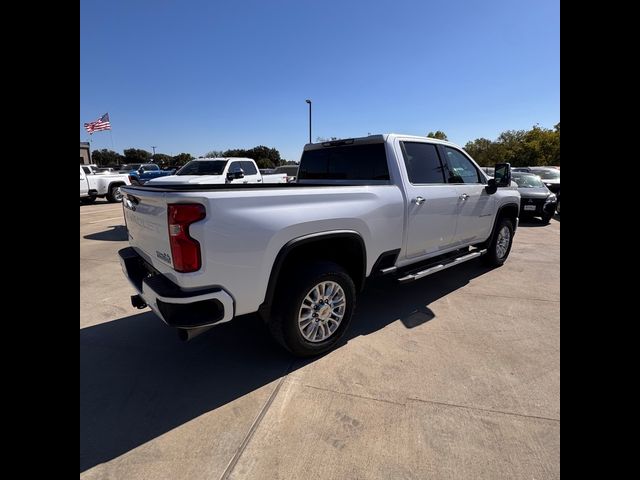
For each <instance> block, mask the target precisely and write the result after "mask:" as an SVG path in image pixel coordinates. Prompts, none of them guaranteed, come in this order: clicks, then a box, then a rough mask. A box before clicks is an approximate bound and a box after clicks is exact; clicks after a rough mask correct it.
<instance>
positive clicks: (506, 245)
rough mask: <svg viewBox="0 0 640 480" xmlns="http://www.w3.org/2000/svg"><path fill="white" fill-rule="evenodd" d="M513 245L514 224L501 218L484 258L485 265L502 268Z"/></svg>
mask: <svg viewBox="0 0 640 480" xmlns="http://www.w3.org/2000/svg"><path fill="white" fill-rule="evenodd" d="M512 244H513V222H512V221H511V220H510V219H508V218H501V219H500V220H499V221H498V224H497V225H496V231H495V232H494V234H493V237H492V238H491V243H490V244H489V246H488V247H487V253H486V254H485V255H484V257H483V258H484V261H485V263H486V264H488V265H491V266H493V267H499V266H501V265H502V264H503V263H504V262H505V260H506V259H507V257H508V256H509V252H511V245H512Z"/></svg>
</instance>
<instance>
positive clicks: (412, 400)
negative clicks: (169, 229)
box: [80, 200, 560, 479]
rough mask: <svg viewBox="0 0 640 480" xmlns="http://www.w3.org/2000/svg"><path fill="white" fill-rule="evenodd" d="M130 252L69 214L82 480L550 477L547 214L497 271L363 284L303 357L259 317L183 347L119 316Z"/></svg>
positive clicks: (93, 210)
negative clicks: (75, 274) (336, 329)
mask: <svg viewBox="0 0 640 480" xmlns="http://www.w3.org/2000/svg"><path fill="white" fill-rule="evenodd" d="M126 240H127V234H126V229H125V226H124V220H123V217H122V206H121V205H120V204H108V203H106V202H105V201H104V200H98V201H97V202H96V203H95V204H93V205H83V206H81V207H80V362H81V379H80V380H81V383H80V402H81V403H80V406H81V412H80V421H81V428H80V442H81V455H80V471H81V478H84V479H93V478H95V479H98V478H100V479H102V478H113V479H120V478H127V479H143V478H153V479H176V478H180V479H205V478H206V479H226V478H249V479H268V478H284V479H296V478H314V479H315V478H318V479H325V478H326V479H329V478H331V479H333V478H340V479H356V478H357V479H391V478H393V479H397V478H398V479H400V478H401V479H426V478H434V479H448V478H456V479H501V478H504V479H507V478H508V479H512V478H529V479H533V478H535V479H548V478H559V475H560V474H559V469H560V458H559V457H560V354H559V349H560V220H559V217H556V218H554V219H552V220H551V224H550V225H546V226H544V225H542V224H541V223H540V222H536V221H532V222H531V223H522V224H521V225H520V228H519V229H518V231H517V233H516V236H515V241H514V245H513V250H512V252H511V255H510V257H509V259H508V260H507V263H506V264H505V265H504V266H503V267H501V268H498V269H494V270H491V269H487V268H485V267H484V266H482V264H481V263H480V262H479V261H476V260H473V261H471V262H468V263H465V264H462V265H460V266H458V267H456V268H452V269H449V270H446V271H444V272H441V273H438V274H435V275H433V276H430V277H427V278H425V279H423V280H420V281H417V282H414V283H412V284H409V285H406V286H399V285H396V284H394V283H391V282H388V281H387V282H378V283H375V284H372V285H370V287H369V288H368V289H367V290H366V291H365V292H364V293H363V294H362V295H361V297H360V298H359V304H358V307H357V311H356V315H355V317H354V319H353V323H352V325H351V328H350V331H349V333H348V335H347V336H348V340H347V341H346V342H345V343H344V344H343V345H342V346H341V347H339V348H338V349H336V350H335V351H333V352H331V353H329V354H327V355H325V356H323V357H321V358H316V359H311V360H298V359H292V358H291V357H290V356H289V355H288V354H287V353H285V352H284V351H283V350H281V349H280V348H279V347H278V346H277V345H276V344H275V343H274V342H273V341H272V340H271V338H270V336H269V334H268V332H267V330H266V328H265V326H264V325H263V324H262V323H261V321H260V320H259V319H258V318H257V317H256V316H247V317H243V318H240V319H237V320H234V321H232V322H230V323H228V324H224V325H221V326H219V327H216V328H214V329H212V330H210V331H208V332H206V333H204V334H203V335H201V336H199V337H197V338H196V339H194V340H192V341H191V342H189V343H182V342H180V341H179V340H178V337H177V334H176V332H175V331H174V330H173V329H171V328H169V327H167V326H165V325H164V324H163V323H162V321H160V320H159V319H158V318H157V317H156V316H155V315H154V314H153V313H151V311H150V310H149V309H144V310H137V309H134V308H133V307H132V306H131V305H130V301H129V298H130V296H131V295H132V294H133V293H134V292H133V289H132V287H131V286H130V285H129V284H128V283H127V281H126V280H125V278H124V276H123V274H122V270H121V268H120V264H119V262H118V256H117V251H118V250H119V249H120V248H124V247H125V246H127V241H126Z"/></svg>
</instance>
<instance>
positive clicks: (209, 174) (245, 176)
mask: <svg viewBox="0 0 640 480" xmlns="http://www.w3.org/2000/svg"><path fill="white" fill-rule="evenodd" d="M158 183H161V184H163V185H166V184H178V183H180V184H185V183H187V184H192V185H193V184H208V185H218V184H233V183H241V184H242V183H287V174H286V173H281V174H272V175H262V174H261V173H260V170H258V165H256V162H255V161H254V160H253V159H252V158H244V157H227V158H223V157H216V158H196V159H195V160H191V161H190V162H188V163H187V164H185V166H184V167H182V168H181V169H180V170H178V171H177V172H176V173H175V175H169V176H166V177H160V178H154V179H153V180H149V181H148V182H147V184H148V185H153V184H158Z"/></svg>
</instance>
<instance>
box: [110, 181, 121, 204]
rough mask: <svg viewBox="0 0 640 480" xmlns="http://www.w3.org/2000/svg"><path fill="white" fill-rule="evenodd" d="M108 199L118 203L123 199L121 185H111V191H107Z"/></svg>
mask: <svg viewBox="0 0 640 480" xmlns="http://www.w3.org/2000/svg"><path fill="white" fill-rule="evenodd" d="M107 201H108V202H109V203H118V202H121V201H122V192H121V191H120V185H112V186H110V187H109V193H107Z"/></svg>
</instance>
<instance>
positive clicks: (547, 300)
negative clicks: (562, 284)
mask: <svg viewBox="0 0 640 480" xmlns="http://www.w3.org/2000/svg"><path fill="white" fill-rule="evenodd" d="M460 293H461V294H465V295H474V296H476V297H498V298H511V299H513V300H533V301H536V302H549V303H560V300H549V299H546V298H535V297H512V296H510V295H497V294H495V293H475V292H465V291H464V290H461V291H460Z"/></svg>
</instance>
